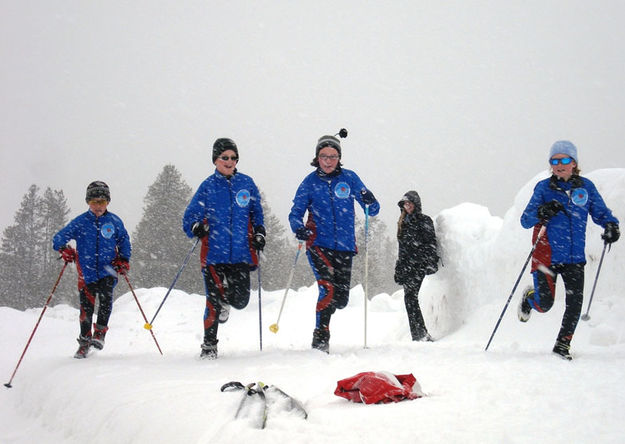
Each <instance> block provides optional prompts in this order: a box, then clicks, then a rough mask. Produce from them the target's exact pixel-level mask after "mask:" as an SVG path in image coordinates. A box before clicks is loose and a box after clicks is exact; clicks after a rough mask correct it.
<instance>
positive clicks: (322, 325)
mask: <svg viewBox="0 0 625 444" xmlns="http://www.w3.org/2000/svg"><path fill="white" fill-rule="evenodd" d="M306 254H307V256H308V261H309V262H310V266H311V267H312V270H313V273H314V275H315V278H316V279H317V285H318V286H319V297H318V299H317V307H316V310H315V312H316V324H315V326H316V328H318V329H324V330H329V329H330V317H331V316H332V314H333V313H334V312H335V311H336V309H337V308H338V309H339V310H340V309H341V308H345V306H347V302H348V301H349V286H350V282H351V279H352V258H353V256H354V254H353V253H352V252H351V251H338V250H331V249H329V248H323V247H311V248H310V249H308V251H307V252H306Z"/></svg>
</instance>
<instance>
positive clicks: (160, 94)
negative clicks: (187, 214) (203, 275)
mask: <svg viewBox="0 0 625 444" xmlns="http://www.w3.org/2000/svg"><path fill="white" fill-rule="evenodd" d="M0 5H1V11H0V60H2V67H1V68H0V113H1V119H0V145H1V157H0V160H1V162H2V172H3V174H2V175H0V208H1V209H2V212H1V213H0V228H2V229H4V228H5V227H6V226H8V225H10V224H11V223H12V222H13V216H14V214H15V211H16V210H17V209H18V208H19V203H20V201H21V199H22V196H23V195H24V193H26V191H27V189H28V187H29V186H30V185H31V184H33V183H34V184H37V185H39V186H40V187H42V189H43V188H45V187H47V186H50V187H52V188H53V189H62V190H63V191H64V192H65V194H66V196H67V197H68V201H69V205H70V207H71V210H72V212H71V215H70V216H71V217H74V216H76V215H77V214H79V213H80V212H82V211H84V210H85V209H86V204H85V203H84V193H85V188H86V185H87V184H88V183H89V182H90V181H92V180H104V181H106V182H107V183H108V184H109V185H110V187H111V192H112V202H111V206H110V209H111V211H113V212H115V213H117V214H118V215H119V216H121V217H122V219H124V221H125V222H126V225H127V226H128V228H130V229H131V230H132V229H134V226H135V225H136V223H137V222H138V221H139V219H140V217H141V215H142V208H143V198H144V196H145V194H146V192H147V188H148V186H149V185H150V184H151V183H153V182H154V180H155V179H156V176H157V175H158V173H159V172H160V171H161V170H162V168H163V166H164V165H165V164H168V163H172V164H174V165H175V166H176V167H177V168H178V169H179V171H180V172H181V173H182V175H183V177H184V179H185V180H186V181H187V183H188V184H189V185H190V186H191V187H192V188H193V189H194V190H195V189H196V188H197V186H198V185H199V184H200V182H201V181H202V180H203V179H204V178H205V177H206V176H208V175H210V174H212V172H213V171H214V166H213V165H212V163H211V148H212V143H213V141H214V140H215V139H216V138H218V137H231V138H233V139H234V140H235V141H236V142H237V144H238V146H239V154H240V158H241V161H240V163H239V170H240V171H241V172H244V173H246V174H249V175H251V176H252V177H253V178H254V179H255V181H256V183H257V184H258V185H259V187H260V188H261V190H263V191H264V192H265V194H266V197H267V199H268V200H269V204H270V205H271V207H272V209H273V210H274V213H275V214H276V215H277V216H278V217H279V218H280V219H281V220H282V221H283V222H284V223H285V224H287V215H288V211H289V209H290V205H291V199H292V198H293V195H294V193H295V190H296V188H297V186H298V185H299V183H300V182H301V180H302V179H303V177H304V176H305V175H306V174H307V173H308V172H310V171H311V170H312V168H311V167H310V166H309V162H310V160H311V159H312V157H313V155H314V147H315V144H316V140H317V138H318V137H319V136H321V135H323V134H326V133H332V134H334V133H336V132H338V130H339V129H340V128H341V127H346V128H347V129H348V130H349V132H350V134H349V136H348V138H347V139H345V140H344V141H343V163H344V166H345V167H346V168H349V169H353V170H354V171H356V172H357V173H358V174H359V175H360V177H361V178H362V180H363V181H364V183H365V184H366V185H367V186H368V187H369V188H371V190H372V191H373V192H374V193H375V194H376V196H377V197H378V198H379V199H380V201H381V204H382V212H381V217H382V218H383V219H384V221H385V222H386V223H387V224H389V225H391V224H394V223H395V221H396V218H397V215H398V210H397V207H396V206H395V202H397V200H398V199H399V198H400V197H401V195H402V194H403V193H404V192H405V191H407V190H410V189H415V190H417V191H418V192H419V193H420V194H421V197H422V200H423V209H424V212H426V213H428V214H430V215H432V216H434V215H436V214H437V213H438V212H440V211H441V210H443V209H445V208H450V207H452V206H455V205H457V204H459V203H463V202H474V203H477V204H481V205H484V206H486V207H488V208H489V209H490V211H491V213H492V214H494V215H498V216H503V215H504V214H505V211H506V210H507V209H508V208H509V207H511V206H512V203H513V199H514V196H515V195H516V193H517V191H518V190H519V189H520V188H521V187H522V186H523V185H524V184H525V183H526V182H527V181H528V180H530V179H532V178H533V177H534V176H535V175H536V174H537V173H538V172H540V171H541V170H544V169H546V168H547V156H548V152H549V147H550V146H551V144H552V143H553V142H554V141H556V140H558V139H569V140H571V141H573V142H574V143H575V144H576V145H577V146H578V149H579V161H580V166H581V168H582V170H583V172H584V171H585V172H590V171H593V170H596V169H601V168H609V167H624V166H625V150H624V149H623V146H622V145H623V143H622V141H623V140H624V137H623V136H624V134H625V125H624V124H623V116H625V87H624V85H623V82H624V79H625V31H624V30H623V23H624V22H625V14H624V12H625V2H621V1H616V0H615V1H573V0H562V1H550V0H540V1H526V0H524V1H518V0H511V1H506V2H502V1H467V0H458V1H444V2H441V1H428V2H424V1H420V0H408V1H387V2H363V1H356V0H355V1H351V0H350V1H337V0H332V1H319V0H317V1H310V2H304V1H301V2H300V1H219V2H217V1H186V0H178V1H176V2H171V1H157V0H138V1H135V0H133V1H130V2H129V1H127V0H124V1H118V0H112V1H106V2H100V1H83V0H75V1H61V2H33V1H18V0H14V1H9V0H0ZM617 216H618V215H617ZM620 217H621V218H622V217H623V215H620Z"/></svg>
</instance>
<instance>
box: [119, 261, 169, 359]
mask: <svg viewBox="0 0 625 444" xmlns="http://www.w3.org/2000/svg"><path fill="white" fill-rule="evenodd" d="M124 279H126V283H127V284H128V288H130V292H131V293H132V295H133V296H134V298H135V301H136V302H137V307H139V311H140V312H141V316H143V320H144V321H145V322H146V323H147V322H148V319H147V318H146V317H145V313H144V312H143V309H142V308H141V304H140V303H139V298H137V295H136V294H135V290H134V288H132V285H130V281H129V280H128V276H126V274H125V273H124ZM149 330H150V334H151V335H152V339H154V343H155V344H156V348H158V351H159V353H160V354H161V355H162V354H163V351H162V350H161V346H160V345H158V341H157V340H156V336H154V332H153V331H152V329H151V328H150V329H149Z"/></svg>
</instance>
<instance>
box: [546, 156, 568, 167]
mask: <svg viewBox="0 0 625 444" xmlns="http://www.w3.org/2000/svg"><path fill="white" fill-rule="evenodd" d="M571 162H573V158H572V157H563V158H562V159H549V163H550V164H551V165H557V164H559V163H561V164H562V165H568V164H569V163H571Z"/></svg>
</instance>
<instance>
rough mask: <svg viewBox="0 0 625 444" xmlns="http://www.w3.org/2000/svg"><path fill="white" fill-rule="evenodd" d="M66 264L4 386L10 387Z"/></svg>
mask: <svg viewBox="0 0 625 444" xmlns="http://www.w3.org/2000/svg"><path fill="white" fill-rule="evenodd" d="M67 264H68V262H65V263H64V264H63V268H61V272H60V273H59V277H58V278H56V282H55V283H54V287H52V291H51V292H50V296H48V299H47V300H46V303H45V304H44V306H43V310H41V314H40V315H39V319H38V320H37V323H36V324H35V328H33V332H32V333H31V334H30V337H29V338H28V342H27V343H26V347H24V351H23V352H22V356H20V359H19V360H18V361H17V365H16V366H15V370H13V374H12V375H11V379H10V380H9V382H7V383H6V384H4V386H5V387H7V388H11V387H12V385H11V382H13V378H14V377H15V373H17V369H18V368H19V366H20V364H21V363H22V359H23V358H24V355H25V354H26V350H28V346H29V345H30V341H32V339H33V336H35V332H36V331H37V328H38V327H39V323H40V322H41V318H42V317H43V314H44V313H45V312H46V309H47V308H48V304H49V303H50V301H51V300H52V295H53V294H54V292H55V291H56V287H57V286H58V285H59V281H60V280H61V276H63V272H64V271H65V268H66V267H67Z"/></svg>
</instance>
